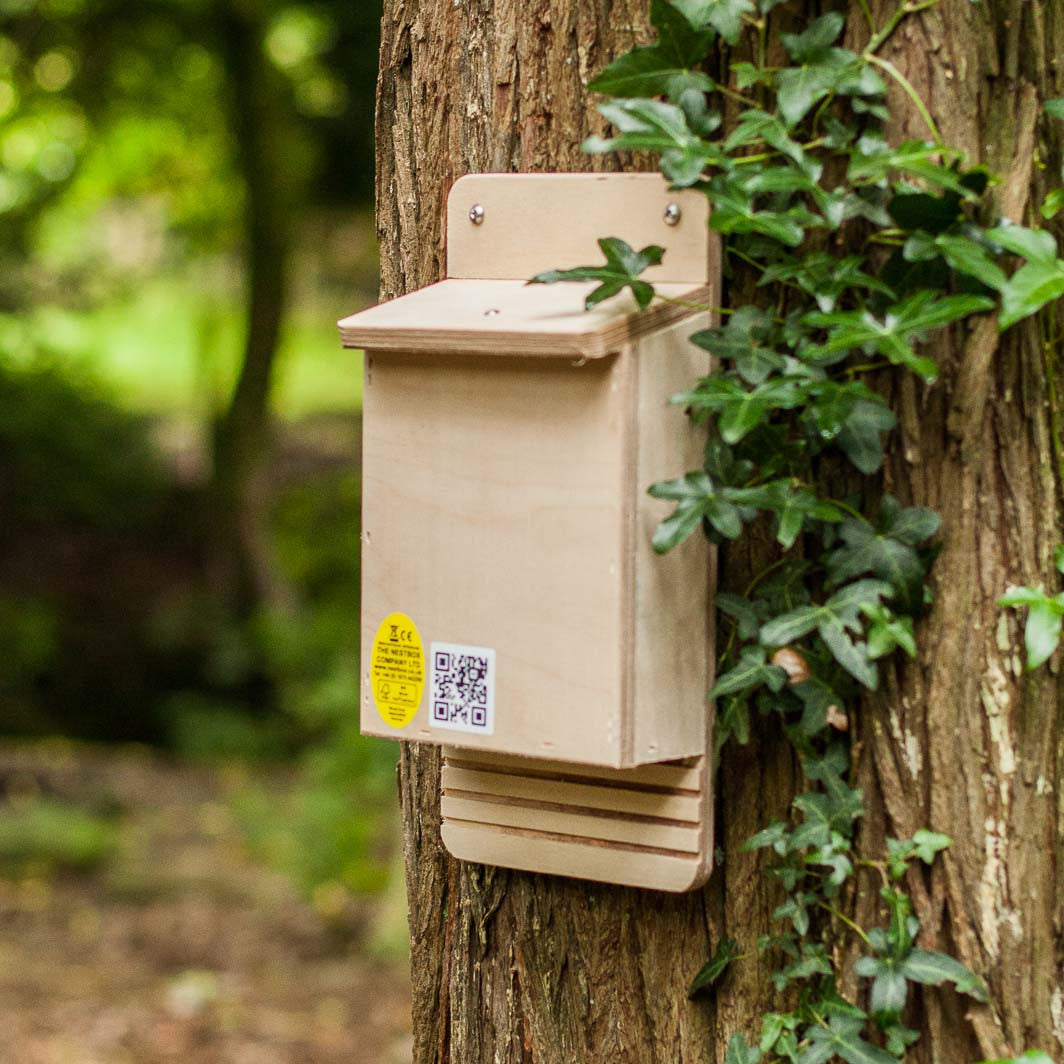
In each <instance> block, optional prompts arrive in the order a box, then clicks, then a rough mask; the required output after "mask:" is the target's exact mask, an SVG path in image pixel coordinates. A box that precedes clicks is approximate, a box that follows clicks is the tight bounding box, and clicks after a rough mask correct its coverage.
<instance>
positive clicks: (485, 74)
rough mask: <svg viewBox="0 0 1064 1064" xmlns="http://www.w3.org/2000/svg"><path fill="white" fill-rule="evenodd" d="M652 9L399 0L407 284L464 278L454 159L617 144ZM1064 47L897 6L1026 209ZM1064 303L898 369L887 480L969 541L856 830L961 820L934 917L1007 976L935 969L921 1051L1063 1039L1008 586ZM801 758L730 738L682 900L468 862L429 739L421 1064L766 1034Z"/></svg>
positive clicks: (949, 563) (944, 585)
mask: <svg viewBox="0 0 1064 1064" xmlns="http://www.w3.org/2000/svg"><path fill="white" fill-rule="evenodd" d="M794 6H795V5H793V4H791V5H787V13H786V16H785V17H786V18H787V19H788V21H789V22H792V21H793V22H799V23H800V22H802V21H806V20H808V19H809V18H812V17H813V16H814V15H815V14H816V13H818V10H819V9H818V5H815V4H813V3H812V2H809V3H807V4H806V9H807V10H806V11H805V13H804V14H803V15H802V16H801V17H796V16H795V14H794V12H793V11H791V10H790V9H791V8H793V7H794ZM873 6H876V5H873ZM879 7H880V10H879V11H878V15H879V19H878V21H879V24H882V23H883V22H884V21H885V19H886V16H887V13H888V12H887V10H886V4H880V5H879ZM646 8H647V4H646V3H645V2H639V0H530V2H526V3H521V4H518V3H516V2H515V0H495V2H493V0H465V2H460V3H456V2H454V0H421V2H415V0H388V2H387V3H386V4H385V16H384V21H383V33H382V48H381V74H380V83H379V94H378V112H377V176H378V186H377V187H378V219H379V235H380V242H381V252H382V263H383V274H382V294H383V296H384V297H391V296H395V295H398V294H400V293H402V292H405V291H408V290H410V289H412V288H416V287H419V286H421V285H424V284H427V283H430V282H431V281H434V280H436V279H437V278H438V277H439V276H440V275H441V273H442V269H443V247H442V236H441V219H442V216H443V206H444V201H445V197H446V194H447V191H448V189H449V187H450V185H451V183H452V181H453V180H454V179H455V178H456V177H458V176H460V175H462V174H464V173H467V172H474V171H492V170H585V169H591V168H594V167H608V166H609V163H608V162H604V161H603V160H595V159H592V158H589V157H587V156H585V155H583V154H581V152H580V151H579V144H580V142H581V140H582V139H583V138H584V137H585V136H586V135H587V134H588V133H590V132H595V131H597V126H598V119H597V117H596V116H595V113H594V109H593V106H592V103H591V101H589V99H588V96H587V93H586V89H585V87H584V86H585V84H586V82H587V80H588V79H589V78H590V77H591V76H593V74H594V73H595V72H597V71H598V70H599V69H601V67H602V66H603V65H605V64H606V63H607V62H608V61H609V60H610V59H611V58H612V57H613V56H615V55H616V54H618V53H620V52H622V51H625V50H627V49H628V48H630V47H631V46H632V44H633V43H637V42H639V41H642V40H644V39H646V38H647V36H648V30H647V21H646ZM892 9H893V7H891V10H892ZM853 11H854V17H853V18H852V19H851V23H852V28H851V32H852V33H855V34H859V33H860V32H865V31H864V29H863V27H864V26H865V23H864V19H863V16H862V14H861V6H860V5H859V4H857V3H854V4H853ZM782 12H783V9H781V17H783V13H782ZM1062 50H1064V7H1061V5H1056V4H1053V5H1042V6H1040V5H1037V4H1035V3H1024V2H1021V0H989V2H984V3H983V4H972V3H969V0H942V2H941V4H940V5H939V6H938V7H937V8H934V9H931V10H929V11H926V12H924V13H922V14H921V15H919V16H916V17H913V18H910V19H908V20H907V21H906V22H905V23H903V25H902V27H901V28H900V29H899V30H898V31H897V33H896V34H895V36H894V38H893V39H892V40H891V42H890V43H889V44H888V45H887V48H886V50H885V51H884V52H883V53H882V54H883V55H884V56H885V57H886V58H888V59H890V60H891V61H892V62H894V63H895V65H896V66H898V67H899V68H900V69H901V70H902V71H903V72H905V73H906V74H907V76H908V77H909V79H910V80H911V81H912V82H913V83H914V85H915V86H916V87H917V89H918V90H919V91H920V92H921V94H922V95H923V96H924V98H925V99H926V100H927V101H928V103H929V104H930V106H931V110H932V112H933V113H934V114H935V116H936V117H937V118H938V120H939V123H940V125H941V127H942V130H943V133H944V135H945V138H946V141H947V142H948V143H951V144H954V145H956V146H958V147H961V148H963V149H965V150H966V151H967V152H968V156H969V159H970V160H971V161H972V162H973V163H975V162H985V163H986V164H987V165H988V166H989V167H990V168H991V169H992V170H994V171H995V172H997V173H999V174H1002V175H1004V176H1005V180H1004V182H1003V183H1002V185H1001V186H1000V187H999V188H998V189H997V197H998V206H999V209H1000V211H1001V213H1004V214H1008V215H1009V216H1011V217H1013V218H1016V219H1020V218H1021V217H1022V216H1023V214H1024V211H1025V210H1029V209H1030V205H1029V195H1030V193H1031V183H1032V181H1034V182H1035V185H1036V186H1038V187H1040V186H1041V183H1042V176H1041V174H1042V171H1040V170H1039V169H1038V166H1039V165H1041V164H1044V163H1045V162H1046V161H1049V162H1050V165H1049V169H1048V170H1047V171H1046V172H1047V173H1049V174H1051V175H1053V177H1054V179H1055V175H1056V174H1057V173H1059V156H1060V152H1059V147H1060V145H1059V141H1058V139H1057V133H1056V130H1055V129H1050V128H1049V127H1048V125H1047V124H1046V120H1045V119H1042V118H1040V116H1039V111H1038V104H1037V102H1036V101H1037V99H1038V98H1042V99H1044V98H1046V97H1052V96H1056V95H1060V94H1061V91H1062V86H1061V76H1060V74H1058V73H1057V69H1056V60H1055V58H1054V57H1055V56H1057V55H1059V54H1062ZM892 102H893V106H894V108H895V113H896V114H898V115H900V116H902V117H901V120H900V121H899V122H897V123H896V125H897V128H896V129H895V130H894V131H893V132H894V133H895V134H896V135H897V136H898V137H904V136H919V137H924V136H926V130H924V129H921V128H920V125H919V119H918V117H917V116H916V115H915V112H914V111H913V110H912V108H911V105H910V104H909V103H908V100H907V98H906V97H905V96H904V95H902V94H900V93H898V94H897V95H896V98H895V99H894V100H893V101H892ZM1040 196H1041V193H1040V192H1039V194H1038V199H1037V200H1036V201H1034V202H1040ZM603 235H608V234H603ZM1049 328H1050V325H1049V324H1048V323H1047V322H1039V323H1037V324H1031V325H1030V326H1029V327H1028V328H1026V329H1016V330H1013V333H1011V334H1009V337H1008V338H1007V340H1006V342H1005V343H1003V344H1001V345H998V343H997V338H996V331H994V332H991V331H987V332H984V331H982V330H979V329H977V330H976V331H975V332H974V334H973V336H972V338H971V339H970V340H969V341H968V342H967V344H966V346H965V347H964V348H963V349H960V348H959V347H958V348H957V349H956V350H949V349H948V348H944V349H942V350H940V351H938V357H939V359H940V361H941V363H942V364H943V366H944V371H943V374H942V378H941V379H940V381H939V383H938V384H936V385H935V386H934V387H933V388H930V389H928V388H924V387H923V386H920V385H917V384H915V383H913V382H912V381H911V380H906V381H904V382H903V383H895V382H893V381H891V380H886V381H885V382H884V387H886V388H891V389H893V390H894V391H895V392H896V394H895V395H893V397H892V398H893V403H894V405H895V407H896V409H897V410H898V413H899V421H900V428H899V431H897V432H896V433H895V434H894V435H893V436H892V437H891V438H890V439H889V440H888V447H889V448H890V452H891V453H890V456H889V458H888V462H887V468H886V471H885V480H886V485H887V487H888V488H889V489H890V490H891V491H893V492H894V493H895V494H897V495H898V496H899V497H901V498H902V499H903V500H905V501H907V502H915V503H924V504H927V505H930V506H933V507H935V508H937V509H938V510H940V511H941V512H942V515H943V527H944V532H943V536H944V540H945V543H946V549H945V551H944V553H943V554H942V556H941V557H940V558H939V560H938V562H937V564H936V567H935V570H934V577H935V585H936V590H937V602H936V605H935V608H934V611H933V613H932V615H931V617H930V619H929V620H928V622H927V623H926V624H925V625H924V630H923V632H922V633H921V635H922V640H921V646H922V647H923V648H924V649H923V654H922V656H921V658H920V660H919V661H918V662H917V663H915V665H914V666H912V667H910V668H904V669H903V668H901V667H900V664H899V668H898V670H897V671H896V672H893V673H892V674H891V675H890V677H889V682H888V683H887V684H886V685H885V689H884V690H883V692H881V694H880V696H878V697H877V698H875V699H872V700H870V701H869V703H868V705H866V706H865V707H864V709H863V711H862V714H861V716H860V719H859V720H858V721H857V722H855V740H856V741H855V745H854V757H855V765H856V770H857V773H858V777H859V779H860V780H861V784H862V786H863V787H864V789H865V795H866V806H867V810H868V811H867V814H866V818H865V822H864V830H863V837H862V840H861V845H862V847H863V848H864V849H865V850H866V851H868V852H869V853H870V854H875V855H876V856H878V855H879V854H880V853H881V852H882V845H883V841H882V840H883V837H884V835H889V836H895V837H897V836H907V835H911V834H912V832H913V831H914V830H915V829H917V828H920V827H932V828H934V829H935V830H937V831H943V832H946V833H948V834H950V835H951V836H952V837H953V838H954V839H955V844H954V846H953V848H952V849H951V850H950V851H949V853H948V856H947V857H946V858H945V859H944V860H942V861H940V862H939V863H938V864H937V865H936V866H935V870H934V872H933V873H932V874H931V875H930V876H929V877H927V878H926V879H922V880H921V881H919V882H916V881H914V882H911V883H910V884H909V886H910V889H911V890H912V892H913V894H914V897H915V899H916V901H917V904H918V909H919V915H920V917H921V919H922V922H923V927H924V932H923V938H922V941H923V943H924V944H938V945H939V946H941V947H944V948H947V949H949V950H950V951H952V952H955V953H957V954H958V955H959V956H960V957H961V958H962V959H964V960H965V961H967V963H969V964H970V965H971V966H972V967H973V968H974V969H975V970H976V971H978V972H980V973H983V974H985V975H986V976H987V978H988V980H989V982H990V985H991V989H992V992H993V995H994V1001H995V1005H994V1006H993V1007H992V1008H983V1007H969V1002H968V999H964V1002H963V1003H962V1002H961V1000H960V999H957V998H956V997H953V996H952V995H949V994H946V993H945V992H942V991H938V990H931V991H929V992H928V993H927V994H926V995H924V997H923V998H922V1000H921V1002H919V1003H918V1005H917V1012H916V1014H915V1015H914V1016H913V1022H914V1023H917V1024H919V1026H921V1027H922V1029H923V1030H924V1031H925V1037H924V1039H923V1040H922V1041H921V1042H920V1043H919V1044H918V1046H917V1049H916V1051H915V1054H914V1056H915V1058H917V1059H924V1060H936V1061H949V1062H953V1061H956V1062H958V1064H960V1062H962V1061H963V1062H968V1061H971V1060H975V1059H979V1058H980V1056H989V1055H992V1054H993V1055H1002V1054H1003V1053H1004V1052H1005V1051H1006V1050H1013V1051H1019V1050H1022V1049H1024V1048H1026V1047H1028V1046H1038V1047H1040V1048H1042V1049H1044V1050H1046V1051H1048V1052H1049V1053H1050V1054H1051V1055H1054V1056H1057V1057H1060V1056H1061V1055H1062V1052H1064V1048H1062V1047H1064V992H1062V990H1061V967H1060V966H1061V956H1062V941H1061V935H1062V927H1061V923H1062V912H1061V895H1062V888H1064V882H1062V879H1064V871H1062V860H1064V799H1062V798H1061V797H1060V795H1061V793H1062V791H1061V787H1062V785H1064V742H1062V720H1061V716H1062V714H1061V708H1062V701H1061V693H1062V692H1061V687H1062V685H1061V683H1060V680H1059V675H1058V671H1057V669H1058V666H1057V665H1054V667H1053V668H1052V670H1050V671H1043V672H1042V673H1040V674H1036V675H1034V676H1030V677H1028V676H1021V675H1020V673H1019V668H1020V666H1019V662H1020V660H1021V658H1020V654H1021V646H1022V638H1021V631H1020V627H1019V621H1018V619H1017V618H1016V617H1015V616H1008V617H1006V618H1005V619H1002V616H1001V612H1000V610H999V609H998V608H997V606H996V604H995V603H996V600H997V598H998V597H999V595H1000V594H1001V593H1002V592H1003V590H1004V589H1005V587H1006V586H1007V585H1008V584H1010V583H1021V582H1027V583H1037V582H1039V581H1045V582H1051V581H1052V580H1053V579H1054V575H1053V570H1052V565H1051V558H1050V555H1051V551H1052V547H1053V546H1054V544H1055V542H1056V541H1057V538H1058V533H1057V531H1056V530H1057V528H1058V526H1059V521H1058V518H1059V513H1060V511H1059V500H1060V468H1059V466H1058V464H1057V462H1056V461H1055V460H1054V458H1053V455H1054V454H1055V453H1056V452H1055V446H1056V444H1055V443H1054V440H1055V438H1056V437H1055V436H1054V433H1053V429H1054V426H1055V425H1056V422H1057V419H1058V416H1059V412H1058V410H1057V405H1056V397H1057V394H1058V388H1059V373H1058V367H1057V366H1056V361H1055V359H1056V354H1057V351H1058V350H1059V342H1058V338H1057V337H1056V336H1054V338H1053V341H1052V343H1050V342H1049V341H1048V340H1047V331H1048V330H1049ZM1040 330H1041V331H1040ZM677 472H680V471H679V470H678V471H677ZM764 549H765V548H764V545H759V544H754V545H753V546H750V545H744V546H742V547H740V548H737V549H733V550H731V551H730V552H729V554H728V556H727V557H726V558H725V559H724V564H723V565H722V572H723V573H725V574H727V576H726V579H725V582H726V583H731V582H733V581H734V582H741V581H742V579H743V576H744V574H745V573H747V572H749V571H751V569H752V568H753V567H754V561H755V560H756V557H755V556H758V557H759V556H760V555H761V554H762V553H763V552H764ZM797 783H798V779H797V773H796V772H795V768H794V764H793V760H792V758H791V755H790V754H789V752H788V749H787V748H786V745H785V743H784V742H783V741H782V739H781V738H780V737H779V736H778V735H776V734H774V733H773V732H771V731H766V733H765V734H762V735H760V736H755V738H754V739H753V741H752V742H751V744H750V745H749V746H747V747H745V748H739V747H735V746H731V747H729V748H728V749H726V750H725V752H724V755H723V760H722V765H721V770H720V773H719V775H718V778H717V787H718V803H717V806H718V812H717V816H718V830H717V838H718V845H719V847H720V850H719V852H718V855H717V868H716V871H715V872H714V875H713V877H712V879H711V881H710V884H709V885H708V887H707V888H706V889H705V890H704V891H700V892H696V893H694V894H691V895H687V896H682V897H671V896H667V895H659V894H652V893H647V892H640V891H634V890H625V889H619V888H611V887H604V886H597V885H591V884H586V883H580V882H575V881H566V880H562V879H555V878H550V877H545V876H533V875H525V874H521V873H516V872H509V871H504V870H497V869H490V868H484V867H479V866H475V865H464V864H459V863H458V862H456V861H453V860H451V859H450V858H448V856H447V855H446V853H445V852H444V850H443V849H442V846H441V844H440V840H439V758H438V754H437V751H436V750H435V749H434V748H433V747H429V746H417V745H407V746H405V747H404V749H403V752H402V757H401V763H400V789H401V798H402V806H403V823H404V839H405V856H406V868H407V886H408V891H409V896H410V931H411V939H412V953H413V956H412V962H413V963H412V970H413V982H414V1031H415V1050H414V1060H415V1064H429V1062H440V1064H442V1062H454V1064H474V1062H478V1064H480V1062H482V1064H488V1062H492V1064H495V1062H502V1061H506V1062H517V1061H522V1062H532V1061H535V1062H536V1064H573V1062H580V1064H584V1062H587V1064H597V1062H607V1061H608V1062H610V1064H617V1062H626V1061H630V1062H633V1064H657V1062H661V1064H666V1062H668V1064H686V1062H690V1061H710V1060H719V1059H720V1058H721V1057H722V1056H723V1050H724V1045H725V1044H726V1042H727V1039H728V1037H729V1036H730V1035H731V1034H732V1033H734V1032H735V1031H743V1032H744V1033H746V1034H747V1035H748V1036H752V1037H753V1038H754V1039H755V1040H756V1037H757V1034H758V1030H759V1026H760V1021H759V1017H760V1015H761V1014H762V1013H763V1012H764V1011H765V1010H766V1009H770V1008H772V1007H773V1005H774V1004H778V1002H776V1001H774V997H775V995H774V994H773V993H772V991H771V988H770V985H769V983H768V979H767V975H768V973H769V971H770V970H771V969H772V967H773V966H772V964H771V961H770V960H769V959H767V958H760V957H758V955H757V950H756V941H757V938H758V936H759V935H761V934H764V933H767V932H769V931H770V929H771V926H772V921H771V919H770V913H771V911H772V909H773V908H774V906H775V904H776V903H777V902H776V899H775V898H774V897H773V893H772V890H771V888H770V887H769V886H768V882H769V881H767V880H765V879H764V878H763V877H762V876H761V874H760V860H761V859H760V858H758V857H755V856H754V855H750V854H745V853H743V852H742V851H741V848H740V847H741V844H742V842H743V840H744V839H745V838H746V837H747V836H748V835H750V834H751V833H753V832H754V831H756V830H758V829H759V828H761V827H763V826H765V824H766V823H767V822H768V821H769V820H770V819H771V818H772V817H773V816H780V815H782V814H783V813H784V812H785V810H786V808H787V805H788V803H789V801H790V798H791V796H792V795H793V793H794V789H795V787H796V786H797ZM873 888H874V885H873V884H872V882H871V881H869V882H868V883H866V884H863V886H862V890H861V892H860V893H859V894H858V896H857V897H856V898H854V899H853V902H852V905H853V908H854V910H855V911H856V912H857V913H862V912H863V913H865V914H866V915H868V914H869V913H871V912H872V911H873V910H874V908H875V904H876V893H875V890H874V889H873ZM723 935H731V936H732V937H734V938H736V939H738V941H739V942H740V944H741V945H742V946H743V947H744V949H745V950H746V952H747V953H748V954H749V956H748V958H747V959H746V960H744V961H742V962H740V963H738V964H736V965H734V966H733V970H732V971H731V972H730V973H729V974H728V975H727V976H726V977H725V979H724V980H723V981H722V983H721V984H720V986H719V988H718V990H717V992H716V993H715V994H714V995H712V996H711V997H709V998H708V999H702V1000H699V1001H696V1002H689V1001H688V1000H687V998H686V988H687V985H688V983H689V981H690V979H691V977H692V976H693V975H694V974H695V972H696V971H697V969H698V968H699V967H700V965H701V964H702V963H703V961H704V960H705V959H706V957H707V956H708V955H709V952H710V950H711V947H712V946H714V945H715V944H716V942H717V941H718V940H719V939H720V937H721V936H723ZM965 1010H967V1016H968V1017H969V1018H968V1019H965V1014H966V1012H965Z"/></svg>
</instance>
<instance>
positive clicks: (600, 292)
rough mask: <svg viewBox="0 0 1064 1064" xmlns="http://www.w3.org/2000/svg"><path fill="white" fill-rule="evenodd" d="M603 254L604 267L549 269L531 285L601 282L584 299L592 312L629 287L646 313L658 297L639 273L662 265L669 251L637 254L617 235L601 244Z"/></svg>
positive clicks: (649, 250) (649, 249)
mask: <svg viewBox="0 0 1064 1064" xmlns="http://www.w3.org/2000/svg"><path fill="white" fill-rule="evenodd" d="M598 246H599V248H600V249H601V250H602V253H603V255H605V256H606V264H605V265H604V266H577V267H575V268H574V269H571V270H547V271H546V272H545V273H538V274H536V276H535V277H533V278H532V279H531V280H530V281H529V282H528V283H529V284H557V283H558V282H559V281H600V282H601V284H600V285H599V287H598V288H596V289H595V290H594V291H593V292H591V293H590V294H589V295H588V297H587V298H586V299H585V300H584V307H585V308H586V309H588V310H590V309H591V308H592V307H593V306H595V305H596V304H597V303H601V302H602V301H603V300H604V299H609V298H610V297H611V296H615V295H617V294H618V293H620V292H622V291H624V289H625V288H631V290H632V295H633V296H635V301H636V302H637V303H638V304H639V309H640V310H646V308H647V306H648V305H649V304H650V301H651V300H652V299H653V298H654V287H653V285H651V284H648V283H647V282H646V281H640V280H638V277H639V274H641V273H642V272H643V271H644V270H646V269H647V268H648V267H650V266H657V265H658V263H660V262H661V259H662V256H663V255H664V254H665V249H664V248H661V247H658V246H657V245H656V244H651V245H649V246H648V247H645V248H643V250H642V251H633V250H632V248H630V247H629V246H628V245H627V244H626V243H625V242H624V241H623V240H619V239H618V238H617V237H615V236H610V237H606V238H605V239H603V240H600V241H599V242H598Z"/></svg>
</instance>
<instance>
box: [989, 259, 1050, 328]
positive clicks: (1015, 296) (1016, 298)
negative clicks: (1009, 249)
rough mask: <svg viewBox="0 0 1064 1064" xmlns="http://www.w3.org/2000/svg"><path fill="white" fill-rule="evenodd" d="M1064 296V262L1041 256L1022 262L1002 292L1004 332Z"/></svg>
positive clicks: (1001, 324) (1001, 321) (1002, 323)
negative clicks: (1041, 258) (1040, 257)
mask: <svg viewBox="0 0 1064 1064" xmlns="http://www.w3.org/2000/svg"><path fill="white" fill-rule="evenodd" d="M1061 296H1064V262H1061V261H1060V260H1059V259H1054V260H1052V261H1046V260H1039V261H1036V262H1028V263H1026V264H1025V265H1023V266H1021V267H1020V268H1019V269H1018V270H1017V271H1016V272H1015V273H1014V274H1013V275H1012V277H1010V278H1009V280H1008V283H1007V284H1006V285H1005V288H1004V290H1003V291H1002V294H1001V318H1000V326H1001V330H1002V332H1004V331H1005V329H1008V328H1011V326H1013V325H1015V324H1016V322H1018V321H1022V320H1023V319H1024V318H1029V317H1030V316H1031V315H1032V314H1037V313H1038V311H1040V310H1041V309H1042V307H1044V306H1045V305H1046V304H1047V303H1051V302H1052V301H1053V300H1055V299H1059V298H1060V297H1061Z"/></svg>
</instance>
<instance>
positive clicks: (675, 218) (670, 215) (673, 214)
mask: <svg viewBox="0 0 1064 1064" xmlns="http://www.w3.org/2000/svg"><path fill="white" fill-rule="evenodd" d="M662 217H663V218H664V219H665V224H666V225H679V224H680V219H681V218H682V217H683V211H682V210H681V209H680V205H679V204H678V203H670V204H669V205H668V206H667V207H666V208H665V213H664V215H662Z"/></svg>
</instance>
